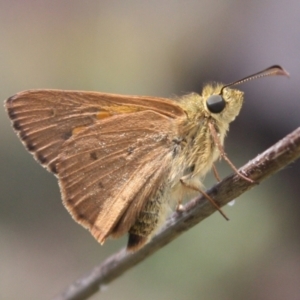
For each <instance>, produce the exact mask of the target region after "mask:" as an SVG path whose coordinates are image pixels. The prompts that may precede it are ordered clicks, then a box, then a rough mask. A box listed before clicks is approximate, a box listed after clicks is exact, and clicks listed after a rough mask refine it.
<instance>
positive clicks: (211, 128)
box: [208, 122, 255, 183]
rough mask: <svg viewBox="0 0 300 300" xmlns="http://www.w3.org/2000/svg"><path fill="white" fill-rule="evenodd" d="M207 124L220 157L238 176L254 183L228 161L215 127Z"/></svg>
mask: <svg viewBox="0 0 300 300" xmlns="http://www.w3.org/2000/svg"><path fill="white" fill-rule="evenodd" d="M208 126H209V129H210V132H211V135H212V137H213V140H214V142H215V144H216V146H217V147H218V149H219V151H220V155H221V156H222V158H223V159H224V160H225V161H226V162H227V163H228V165H229V166H230V167H231V169H232V170H233V171H234V172H235V173H236V174H237V175H238V176H240V177H241V178H243V179H244V180H246V181H248V182H250V183H255V181H254V180H252V179H251V178H248V177H247V176H245V175H243V174H242V173H241V172H239V170H238V169H237V168H236V167H235V166H234V164H233V163H232V162H231V161H230V159H229V158H228V157H227V155H226V153H225V151H224V148H223V146H222V145H221V142H220V140H219V138H218V134H217V132H216V129H215V127H214V125H213V124H212V123H211V122H209V123H208Z"/></svg>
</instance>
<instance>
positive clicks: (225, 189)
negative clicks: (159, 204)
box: [54, 127, 300, 300]
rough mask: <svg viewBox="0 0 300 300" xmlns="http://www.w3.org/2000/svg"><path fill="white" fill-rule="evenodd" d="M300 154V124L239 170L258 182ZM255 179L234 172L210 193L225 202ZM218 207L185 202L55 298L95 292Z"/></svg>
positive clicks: (201, 200)
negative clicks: (147, 236) (137, 242)
mask: <svg viewBox="0 0 300 300" xmlns="http://www.w3.org/2000/svg"><path fill="white" fill-rule="evenodd" d="M299 157H300V127H299V128H297V129H296V130H295V131H293V132H292V133H290V134H289V135H287V136H286V137H285V138H283V139H282V140H281V141H279V142H277V143H276V144H275V145H274V146H272V147H270V148H269V149H268V150H266V151H265V152H264V153H262V154H260V155H258V156H257V157H256V158H254V159H253V160H252V161H250V162H249V163H248V164H246V165H245V166H244V167H242V168H241V169H240V170H239V171H240V172H241V173H243V174H244V175H246V176H247V177H249V178H251V179H253V180H254V181H255V182H256V183H259V182H261V181H262V180H264V179H266V178H267V177H269V176H271V175H272V174H274V173H276V172H278V171H279V170H280V169H282V168H283V167H285V166H286V165H288V164H290V163H291V162H293V161H295V160H296V159H297V158H299ZM255 185H256V184H255V183H250V182H247V181H245V180H243V179H242V178H241V177H240V176H238V175H236V174H234V175H231V176H229V177H227V178H225V179H224V180H222V181H221V182H220V183H219V184H217V185H215V186H214V187H212V188H211V189H210V190H209V191H208V192H207V193H208V194H209V195H210V196H211V197H212V198H213V199H215V201H216V202H217V203H218V204H219V205H220V206H224V205H225V204H227V203H228V202H230V201H231V200H233V199H235V198H237V197H238V196H240V195H241V194H242V193H244V192H246V191H247V190H249V189H251V188H252V187H254V186H255ZM215 211H216V209H215V207H213V206H212V205H211V204H210V202H209V201H208V200H207V199H206V198H205V197H202V196H199V197H197V198H195V199H193V200H191V201H190V202H188V203H187V204H186V205H185V206H184V210H183V212H180V213H179V212H175V213H173V215H172V216H171V217H170V218H169V219H168V220H167V222H166V224H165V225H164V227H163V228H162V229H161V231H160V232H159V233H158V234H157V235H156V236H155V237H154V238H153V239H152V240H151V242H150V243H148V244H147V245H145V247H143V248H142V249H141V250H140V251H138V252H135V253H133V254H131V253H128V252H126V250H125V249H122V250H121V251H120V252H118V253H116V254H114V255H112V256H110V257H109V258H107V259H106V260H105V261H104V262H103V263H102V264H101V265H99V266H97V267H95V268H94V269H93V270H92V271H91V272H90V273H88V274H86V275H85V276H83V277H82V278H80V279H78V280H77V281H76V282H74V283H72V284H71V285H70V286H69V287H68V288H67V289H66V290H65V291H64V292H63V293H62V294H60V295H59V296H57V297H56V298H54V300H83V299H87V298H88V297H89V296H91V295H92V294H94V293H96V292H97V291H98V290H99V289H100V290H101V287H104V286H105V285H106V284H108V283H109V282H111V281H113V280H114V279H116V278H117V277H119V276H121V275H122V274H123V273H124V272H125V271H127V270H128V269H130V268H132V267H133V266H135V265H136V264H138V263H139V262H141V261H143V260H144V259H145V258H147V257H148V256H150V255H151V254H153V253H154V252H155V251H157V250H158V249H160V248H162V247H163V246H165V245H166V244H168V243H170V242H171V241H172V240H174V239H175V238H176V237H178V236H179V235H180V234H182V233H183V232H184V231H186V230H188V229H190V228H191V227H193V226H194V225H196V224H198V223H199V222H201V221H202V220H204V219H205V218H207V217H208V216H210V215H211V214H212V213H214V212H215Z"/></svg>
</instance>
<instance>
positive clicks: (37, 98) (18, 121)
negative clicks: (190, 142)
mask: <svg viewBox="0 0 300 300" xmlns="http://www.w3.org/2000/svg"><path fill="white" fill-rule="evenodd" d="M6 108H7V111H8V114H9V116H10V118H11V119H12V121H13V126H14V128H15V130H16V131H17V132H18V135H19V136H20V138H21V140H22V141H23V142H24V144H25V146H26V147H27V149H28V150H29V151H31V152H32V153H34V156H35V158H36V159H37V160H38V161H39V162H40V163H41V164H43V165H44V166H46V167H47V169H48V170H49V171H51V172H54V173H56V164H57V157H58V155H59V153H60V151H61V147H62V144H63V143H64V142H65V141H67V140H68V139H69V138H70V137H71V136H72V135H73V134H74V132H76V131H77V130H81V129H84V128H85V127H87V126H91V125H93V124H95V123H97V122H99V121H101V119H103V118H106V117H111V116H114V115H117V114H128V113H133V112H137V111H143V110H148V109H150V110H153V111H156V112H158V113H160V114H163V115H166V116H168V117H170V118H175V117H178V116H182V115H183V111H182V109H181V108H180V107H179V106H177V105H176V104H175V103H172V102H171V101H170V100H168V99H161V98H151V97H137V96H120V95H112V94H103V93H97V92H80V91H60V90H31V91H30V90H29V91H25V92H21V93H18V94H16V95H15V96H13V97H11V98H9V99H8V100H7V102H6Z"/></svg>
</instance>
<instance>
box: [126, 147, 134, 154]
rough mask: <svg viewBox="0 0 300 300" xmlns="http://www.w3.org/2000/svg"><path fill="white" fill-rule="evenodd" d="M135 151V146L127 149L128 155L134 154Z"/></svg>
mask: <svg viewBox="0 0 300 300" xmlns="http://www.w3.org/2000/svg"><path fill="white" fill-rule="evenodd" d="M133 151H134V148H133V147H129V148H128V149H127V153H128V155H130V154H132V153H133Z"/></svg>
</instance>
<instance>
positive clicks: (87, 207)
mask: <svg viewBox="0 0 300 300" xmlns="http://www.w3.org/2000/svg"><path fill="white" fill-rule="evenodd" d="M145 120H147V122H145ZM173 134H174V133H173V132H172V122H170V120H169V119H168V118H166V117H164V116H162V115H160V114H158V113H155V112H152V111H143V112H138V113H134V114H132V116H130V115H118V116H116V117H112V118H109V119H106V120H103V121H102V122H101V123H98V124H96V125H93V126H91V127H90V128H87V129H86V130H84V131H82V132H80V133H79V134H78V135H77V136H73V137H72V138H71V139H70V140H69V141H67V142H66V143H65V144H64V145H63V150H62V153H61V154H60V155H59V161H58V165H57V170H58V178H59V183H60V187H61V191H62V195H63V202H64V204H65V206H66V207H67V209H68V210H69V212H70V213H71V214H72V216H73V217H74V219H75V220H77V221H78V222H79V223H81V224H82V225H83V226H84V227H86V228H88V229H89V230H90V231H91V233H92V234H93V235H94V237H95V238H96V239H97V240H98V241H99V242H101V243H103V242H104V241H105V239H106V237H107V236H109V235H110V233H111V232H112V231H113V229H114V227H115V225H116V224H117V222H118V221H119V219H120V218H121V217H122V216H123V215H124V213H126V211H127V209H128V207H129V206H130V205H131V204H132V202H133V201H134V206H135V210H134V211H135V215H132V214H131V215H130V219H129V220H127V222H126V224H125V223H124V224H123V226H121V231H122V232H119V233H114V235H118V236H119V235H122V234H123V233H125V232H127V231H128V230H129V229H130V227H131V226H132V225H133V223H134V221H135V219H136V217H137V214H138V213H139V212H140V211H141V209H142V208H143V206H144V204H145V202H146V201H147V199H149V197H151V195H152V194H153V193H154V192H155V190H156V189H157V188H158V187H159V185H160V183H161V181H162V180H164V178H165V177H166V175H168V170H169V166H170V162H171V159H172V136H173ZM123 218H124V216H123ZM125 219H126V218H125Z"/></svg>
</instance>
